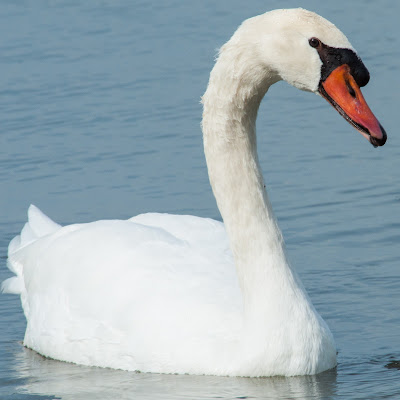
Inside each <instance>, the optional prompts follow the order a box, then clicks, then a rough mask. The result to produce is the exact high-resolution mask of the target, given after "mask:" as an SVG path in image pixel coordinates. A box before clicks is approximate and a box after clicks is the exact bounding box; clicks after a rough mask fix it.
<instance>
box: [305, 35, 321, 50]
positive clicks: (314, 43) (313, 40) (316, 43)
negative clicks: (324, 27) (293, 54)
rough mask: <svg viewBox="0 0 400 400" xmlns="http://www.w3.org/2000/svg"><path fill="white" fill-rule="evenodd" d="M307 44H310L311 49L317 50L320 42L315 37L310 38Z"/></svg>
mask: <svg viewBox="0 0 400 400" xmlns="http://www.w3.org/2000/svg"><path fill="white" fill-rule="evenodd" d="M308 43H309V44H310V46H311V47H314V48H317V47H319V45H320V44H321V41H320V40H319V39H317V38H315V37H313V38H311V39H310V40H309V41H308Z"/></svg>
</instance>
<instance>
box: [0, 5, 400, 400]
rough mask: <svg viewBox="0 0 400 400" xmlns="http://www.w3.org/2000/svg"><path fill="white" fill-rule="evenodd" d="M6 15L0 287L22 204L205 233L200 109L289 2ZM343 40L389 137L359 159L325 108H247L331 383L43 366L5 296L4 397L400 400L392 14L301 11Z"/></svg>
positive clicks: (297, 99)
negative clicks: (226, 53)
mask: <svg viewBox="0 0 400 400" xmlns="http://www.w3.org/2000/svg"><path fill="white" fill-rule="evenodd" d="M243 5H244V4H243V2H239V1H218V2H215V1H209V0H207V1H202V2H178V1H171V2H168V3H166V2H161V1H160V2H156V3H154V2H144V1H143V2H141V1H102V2H97V4H94V3H93V2H85V3H83V2H78V1H72V0H71V1H57V2H46V1H38V2H35V3H34V2H25V1H18V2H14V1H3V3H2V7H1V8H0V37H1V38H2V40H1V41H0V54H1V57H0V63H1V79H0V127H1V128H0V129H1V135H0V167H1V168H0V185H1V196H0V233H1V234H0V254H1V256H0V257H1V258H0V260H1V267H0V279H1V280H3V279H4V278H6V277H8V276H10V275H11V273H10V272H9V271H8V270H7V269H6V267H5V265H6V249H7V245H8V242H9V241H10V239H11V238H12V237H13V236H14V235H16V234H17V233H18V232H19V231H20V230H21V228H22V226H23V224H24V222H25V220H26V210H27V208H28V206H29V204H30V203H34V204H36V205H37V206H39V207H40V208H41V209H42V210H43V211H45V212H46V213H47V214H48V215H49V216H51V217H52V218H54V219H55V220H56V221H57V222H60V223H63V224H66V223H72V222H77V221H81V222H85V221H91V220H97V219H102V218H128V217H131V216H132V215H135V214H138V213H142V212H146V211H162V212H170V213H180V214H184V213H189V214H195V215H200V216H207V217H213V218H217V219H219V218H220V216H219V212H218V210H217V207H216V205H215V202H214V199H213V196H212V193H211V189H210V187H209V184H208V178H207V171H206V166H205V161H204V156H203V150H202V141H201V131H200V118H201V105H200V103H199V100H200V96H201V95H202V93H203V92H204V90H205V88H206V85H207V80H208V74H209V71H210V69H211V68H212V65H213V59H214V56H215V52H216V48H218V47H219V46H220V45H222V44H223V43H224V42H225V41H226V40H227V39H228V38H229V37H230V35H231V34H232V33H233V31H234V30H235V29H236V27H237V26H238V25H239V24H240V22H241V21H242V20H243V19H245V18H247V17H250V16H253V15H256V14H260V13H262V12H264V11H267V10H268V9H274V8H281V7H291V6H298V3H297V2H294V1H268V2H265V1H264V2H258V1H255V0H249V1H246V4H245V7H244V6H243ZM302 5H303V7H305V8H309V9H312V10H314V11H317V12H318V13H320V14H321V15H323V16H325V17H327V18H328V19H330V20H332V21H333V22H335V23H336V24H337V25H338V26H339V27H340V28H341V29H342V30H343V31H344V32H345V33H346V34H347V35H348V37H349V38H350V40H351V42H352V44H353V45H354V46H355V47H356V48H357V49H358V51H359V53H360V55H361V57H362V58H363V60H364V62H365V64H366V65H367V67H368V68H369V70H370V72H371V75H372V79H371V82H370V83H369V85H368V86H367V87H366V88H364V93H365V96H366V98H367V100H368V102H369V104H370V106H371V108H372V109H373V111H374V112H375V114H376V115H377V116H378V118H379V119H380V120H381V122H382V124H383V126H384V127H385V129H386V130H387V132H388V135H389V139H388V142H387V144H386V145H385V146H384V147H383V148H380V149H373V148H372V146H370V145H368V143H367V142H366V141H365V139H363V138H362V137H361V135H359V134H358V133H356V132H355V131H354V130H353V129H352V128H351V127H350V126H349V125H348V124H347V123H346V122H345V121H344V120H342V119H341V118H340V117H339V116H338V115H336V113H335V112H334V111H332V109H331V108H330V107H329V105H328V104H327V103H326V102H325V101H323V100H321V99H320V98H318V97H317V96H313V95H311V94H309V93H301V92H299V91H296V90H295V89H293V88H291V87H289V86H288V85H286V84H284V83H279V84H277V85H275V86H274V87H273V88H271V90H270V91H269V93H268V97H267V99H265V100H264V101H263V103H262V105H261V108H260V112H259V120H258V135H259V139H258V141H259V152H260V160H261V164H262V168H263V170H264V174H265V179H266V182H267V185H268V190H269V194H270V197H271V201H272V203H273V205H274V209H275V212H276V214H277V217H278V219H279V222H280V226H281V228H282V231H283V234H284V236H285V239H286V244H287V250H288V254H289V258H290V259H291V262H292V264H293V265H294V266H295V267H296V269H297V270H298V272H299V274H300V276H301V278H302V280H303V282H304V285H305V286H306V288H307V290H308V292H309V294H310V296H311V298H312V300H313V303H314V305H315V306H316V308H317V309H318V311H319V312H320V313H321V315H322V316H323V318H324V319H325V320H326V321H327V323H328V324H329V326H330V327H331V330H332V332H333V334H334V336H335V339H336V342H337V347H338V351H339V354H338V362H339V364H338V367H337V369H335V370H332V371H328V372H326V373H323V374H320V375H317V376H313V377H295V378H265V379H248V378H224V377H206V376H200V377H196V376H176V375H158V374H135V373H131V372H125V371H114V370H110V369H100V368H89V367H82V366H77V365H73V364H67V363H62V362H57V361H53V360H48V359H45V358H43V357H41V356H39V355H37V354H36V353H34V352H32V351H30V350H27V349H25V348H24V347H23V346H22V345H21V341H22V339H23V335H24V329H25V319H24V316H23V313H22V311H21V307H20V304H19V299H18V298H17V297H16V296H10V295H2V296H1V298H0V344H1V347H0V398H2V399H3V398H4V399H54V398H62V399H85V400H86V399H99V398H102V399H117V398H120V399H131V398H132V399H133V398H134V399H138V398H140V399H184V398H187V399H194V398H195V399H215V398H222V399H234V398H256V399H285V398H288V399H292V398H295V399H305V398H307V399H308V398H310V399H339V398H343V399H369V398H370V399H380V398H385V399H390V398H393V399H396V398H400V370H399V369H398V368H397V367H396V366H397V365H398V364H396V361H398V360H400V335H399V326H400V315H399V309H400V290H399V288H400V269H399V259H400V246H399V242H400V183H399V179H398V175H399V171H400V157H399V155H400V139H399V138H400V137H399V135H398V134H397V130H398V129H397V126H398V121H397V116H398V109H399V98H398V93H399V92H400V88H399V79H398V71H397V70H398V65H399V61H400V57H399V53H398V51H397V49H398V48H400V43H399V37H400V32H399V31H400V29H399V24H398V21H397V19H398V18H397V16H398V15H399V12H400V5H398V4H397V3H395V2H390V1H379V0H378V1H373V2H372V1H361V0H359V1H354V2H352V3H349V2H347V3H342V4H338V2H317V1H311V0H309V1H307V0H305V1H303V4H302Z"/></svg>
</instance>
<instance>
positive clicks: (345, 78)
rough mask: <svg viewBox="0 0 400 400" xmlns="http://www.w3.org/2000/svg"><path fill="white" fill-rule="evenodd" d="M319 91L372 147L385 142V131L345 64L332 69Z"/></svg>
mask: <svg viewBox="0 0 400 400" xmlns="http://www.w3.org/2000/svg"><path fill="white" fill-rule="evenodd" d="M319 92H320V94H321V95H322V97H324V98H325V99H326V100H328V101H329V103H330V104H331V105H332V106H333V107H334V108H335V109H336V110H337V111H338V112H339V114H341V115H342V116H343V117H344V118H345V119H346V120H347V121H348V122H350V123H351V124H352V125H353V126H354V127H355V128H356V129H357V130H358V131H359V132H360V133H361V134H362V135H363V136H364V137H366V138H367V139H368V140H369V142H370V143H371V144H372V145H373V146H374V147H377V146H383V145H384V144H385V142H386V138H387V136H386V132H385V130H384V129H383V127H382V125H381V124H380V123H379V121H378V120H377V119H376V117H375V115H374V114H373V113H372V111H371V109H370V108H369V107H368V104H367V102H366V101H365V99H364V96H363V95H362V93H361V90H360V88H359V87H358V85H357V83H356V81H355V79H354V78H353V76H352V75H351V73H350V67H349V66H348V65H347V64H343V65H341V66H340V67H337V68H336V69H334V70H333V71H332V72H331V73H330V74H329V76H328V77H327V78H326V79H325V81H324V82H321V84H320V87H319Z"/></svg>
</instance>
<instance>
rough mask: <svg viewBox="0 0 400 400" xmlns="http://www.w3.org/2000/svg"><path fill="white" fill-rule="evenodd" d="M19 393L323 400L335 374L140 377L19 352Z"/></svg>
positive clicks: (333, 384) (76, 399) (332, 390)
mask: <svg viewBox="0 0 400 400" xmlns="http://www.w3.org/2000/svg"><path fill="white" fill-rule="evenodd" d="M15 361H16V364H15V369H16V371H15V372H16V375H17V376H19V379H20V382H21V384H20V386H19V388H18V391H19V392H20V393H27V397H26V398H30V395H41V396H51V397H46V398H62V399H65V400H66V399H71V400H72V399H73V400H79V399H82V400H83V399H85V400H88V399H99V398H101V399H128V398H129V399H136V398H140V399H152V400H156V399H163V400H168V399H211V398H219V399H235V398H236V399H238V398H241V399H245V398H254V397H255V398H262V399H278V398H279V399H284V398H290V399H305V398H307V399H326V398H330V397H331V396H333V395H334V394H335V392H336V369H334V370H331V371H327V372H324V373H322V374H319V375H316V376H297V377H291V378H287V377H273V378H230V377H216V376H194V375H163V374H144V373H133V372H127V371H119V370H112V369H105V368H91V367H85V366H80V365H75V364H69V363H64V362H59V361H54V360H49V359H46V358H44V357H42V356H40V355H38V354H37V353H35V352H34V351H31V350H29V349H26V348H22V349H21V351H20V352H19V353H18V355H17V356H16V358H15Z"/></svg>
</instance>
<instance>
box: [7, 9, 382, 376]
mask: <svg viewBox="0 0 400 400" xmlns="http://www.w3.org/2000/svg"><path fill="white" fill-rule="evenodd" d="M281 79H284V80H286V81H287V82H289V83H290V84H292V85H293V86H295V87H297V88H299V89H302V90H306V91H310V92H314V93H319V94H321V95H322V96H323V97H325V98H326V99H327V100H329V102H330V103H331V104H332V105H333V106H334V107H335V108H336V109H337V110H338V111H339V112H340V113H341V114H342V115H343V116H344V117H345V118H346V119H347V120H349V122H351V123H352V124H353V125H354V126H355V127H356V128H357V129H358V130H359V131H360V132H361V133H362V134H363V135H364V136H366V137H367V138H368V139H369V140H370V142H371V143H372V144H373V145H374V146H379V145H383V144H384V142H385V140H386V134H385V131H384V130H383V128H382V127H381V126H380V124H379V122H378V121H377V120H376V118H375V117H374V116H373V114H372V113H371V111H370V110H369V108H368V106H367V104H366V103H365V101H364V99H363V97H362V95H361V92H360V89H359V86H363V85H365V84H366V83H367V82H368V79H369V74H368V71H367V70H366V68H365V67H364V65H363V63H362V62H361V60H360V59H359V58H358V56H357V55H356V53H355V51H354V49H353V48H352V46H351V45H350V43H349V41H348V40H347V39H346V37H345V36H344V35H343V34H342V33H341V32H340V31H339V30H338V29H337V28H336V27H335V26H334V25H332V24H331V23H330V22H328V21H327V20H325V19H323V18H322V17H320V16H318V15H316V14H314V13H312V12H309V11H306V10H303V9H294V10H276V11H272V12H269V13H266V14H263V15H260V16H257V17H254V18H251V19H248V20H247V21H245V22H244V23H243V24H242V25H241V26H240V27H239V28H238V30H237V31H236V33H235V34H234V35H233V36H232V38H231V39H230V40H229V41H228V42H227V43H226V44H225V45H224V46H223V47H222V48H221V50H220V53H219V57H218V61H217V62H216V64H215V67H214V69H213V70H212V72H211V76H210V81H209V85H208V88H207V91H206V93H205V95H204V97H203V104H204V113H203V124H202V127H203V133H204V149H205V154H206V159H207V165H208V170H209V176H210V182H211V186H212V188H213V191H214V194H215V197H216V199H217V203H218V207H219V209H220V211H221V215H222V217H223V220H224V223H225V225H223V224H222V223H220V222H217V221H213V220H211V219H202V218H197V217H191V216H173V215H166V214H145V215H139V216H137V217H134V218H132V219H130V220H127V221H116V220H115V221H97V222H93V223H89V224H79V225H70V226H65V227H61V226H60V225H58V224H56V223H54V222H53V221H51V220H50V219H49V218H48V217H46V216H45V215H44V214H42V213H41V212H40V211H39V210H38V209H37V208H35V207H33V206H31V207H30V209H29V212H28V214H29V221H28V223H27V224H26V225H25V227H24V228H23V230H22V232H21V235H20V236H17V237H16V238H14V239H13V240H12V242H11V243H10V246H9V263H8V265H9V267H10V269H11V270H12V271H13V272H14V273H15V274H16V276H15V277H13V278H10V279H8V280H7V281H5V282H4V283H3V290H4V291H6V292H13V293H19V294H20V295H21V300H22V306H23V309H24V312H25V316H26V319H27V328H26V334H25V338H24V344H25V345H26V346H27V347H30V348H32V349H34V350H36V351H37V352H39V353H40V354H43V355H45V356H48V357H51V358H55V359H58V360H64V361H71V362H75V363H80V364H86V365H93V366H101V367H112V368H121V369H126V370H141V371H149V372H163V373H190V374H213V375H237V376H270V375H301V374H315V373H318V372H321V371H324V370H327V369H329V368H333V367H334V366H335V365H336V349H335V344H334V340H333V338H332V335H331V332H330V331H329V328H328V327H327V325H326V324H325V322H324V321H323V320H322V318H321V317H320V316H319V315H318V313H317V312H316V310H315V309H314V307H313V305H312V304H311V301H310V299H309V298H308V296H307V294H306V291H305V289H304V288H303V286H302V284H301V282H300V280H299V278H298V276H297V275H296V273H295V272H294V270H293V269H292V267H291V266H290V265H289V264H288V262H287V260H286V256H285V251H284V244H283V240H282V236H281V232H280V230H279V228H278V226H277V223H276V220H275V218H274V216H273V212H272V208H271V205H270V203H269V201H268V197H267V193H266V191H265V185H264V182H263V178H262V175H261V171H260V168H259V163H258V158H257V151H256V135H255V120H256V116H257V110H258V107H259V104H260V101H261V99H262V98H263V96H264V94H265V93H266V91H267V90H268V88H269V87H270V86H271V85H272V84H273V83H275V82H277V81H279V80H281ZM225 229H226V232H225ZM226 234H227V235H226ZM228 238H229V242H228ZM232 254H233V256H232ZM234 265H235V266H236V273H235V267H234Z"/></svg>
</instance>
